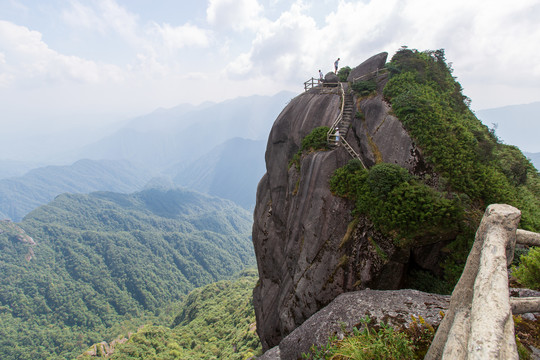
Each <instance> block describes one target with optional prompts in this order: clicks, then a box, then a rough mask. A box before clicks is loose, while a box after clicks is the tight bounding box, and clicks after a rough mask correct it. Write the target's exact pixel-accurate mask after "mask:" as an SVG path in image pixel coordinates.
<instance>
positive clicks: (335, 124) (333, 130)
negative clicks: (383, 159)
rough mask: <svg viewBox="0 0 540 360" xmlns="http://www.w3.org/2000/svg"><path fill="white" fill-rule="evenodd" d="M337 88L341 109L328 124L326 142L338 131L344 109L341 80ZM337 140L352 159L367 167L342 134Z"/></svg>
mask: <svg viewBox="0 0 540 360" xmlns="http://www.w3.org/2000/svg"><path fill="white" fill-rule="evenodd" d="M339 89H340V92H341V94H340V95H341V109H340V111H339V115H338V116H337V117H336V120H334V122H333V123H332V126H330V129H329V130H328V132H327V133H326V142H327V143H331V142H332V137H334V136H336V131H338V130H337V128H338V125H339V123H340V122H341V120H343V112H344V111H345V89H344V88H343V84H342V83H341V82H340V83H339ZM338 135H341V134H338ZM339 142H341V143H343V146H344V147H345V149H346V150H347V152H348V153H349V155H351V157H352V158H353V159H358V160H360V163H361V164H362V166H363V167H364V169H367V168H366V165H365V164H364V162H363V161H362V159H361V158H360V155H359V154H358V153H357V152H356V151H354V149H353V147H352V146H351V145H350V144H349V143H348V142H347V140H345V137H344V136H339Z"/></svg>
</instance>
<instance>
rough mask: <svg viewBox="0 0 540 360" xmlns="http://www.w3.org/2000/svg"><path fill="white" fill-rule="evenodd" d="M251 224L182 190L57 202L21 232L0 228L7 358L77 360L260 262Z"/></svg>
mask: <svg viewBox="0 0 540 360" xmlns="http://www.w3.org/2000/svg"><path fill="white" fill-rule="evenodd" d="M6 224H10V223H8V222H6ZM11 224H12V223H11ZM250 224H251V222H250V215H249V213H247V212H246V211H245V210H243V209H242V208H239V207H237V206H235V205H234V204H232V203H231V202H229V201H225V200H221V199H218V198H211V197H208V196H204V195H201V194H197V193H193V192H189V191H183V190H168V191H160V190H155V189H152V190H146V191H143V192H139V193H134V194H131V195H126V194H118V193H110V192H98V193H92V194H90V195H69V194H64V195H60V196H58V197H57V198H56V199H55V200H54V201H53V202H52V203H50V204H49V205H46V206H42V207H40V208H39V209H36V210H34V211H33V212H32V213H30V214H29V215H28V216H27V217H26V218H25V220H24V221H23V222H21V223H20V224H18V227H19V228H20V229H21V231H24V232H21V231H19V230H16V229H17V228H11V230H10V228H8V227H7V226H5V227H4V231H2V232H0V249H1V251H0V274H2V281H1V282H0V309H1V310H0V318H1V319H0V321H1V322H2V325H3V326H2V329H0V357H1V358H2V359H15V358H32V359H44V358H48V357H50V356H53V355H54V356H60V357H65V358H73V357H74V356H73V354H74V353H77V352H79V353H80V352H81V351H82V349H84V348H87V347H88V346H89V345H90V344H92V343H95V342H97V341H99V340H102V339H109V337H110V336H116V335H117V333H112V330H111V327H113V326H117V324H119V323H120V322H121V321H125V320H128V319H131V318H135V317H137V316H140V315H142V314H144V312H146V311H154V310H156V309H158V308H159V307H160V306H163V305H164V304H167V303H168V302H171V301H175V300H178V299H180V298H181V297H182V296H183V295H184V294H186V293H187V292H188V291H189V290H191V289H193V288H194V287H196V286H202V285H204V284H207V283H210V282H214V281H217V280H220V279H224V278H227V277H229V276H231V275H232V274H234V273H237V272H239V271H240V270H241V269H242V268H243V267H245V266H248V265H250V264H253V253H252V248H251V244H250V239H249V227H250ZM15 230H16V231H15ZM23 235H24V236H23ZM25 236H26V237H25ZM21 239H22V240H21ZM27 239H31V240H32V241H30V240H27ZM34 242H35V243H34ZM29 255H31V256H30V257H29Z"/></svg>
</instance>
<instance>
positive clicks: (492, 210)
mask: <svg viewBox="0 0 540 360" xmlns="http://www.w3.org/2000/svg"><path fill="white" fill-rule="evenodd" d="M520 218H521V212H520V211H519V210H518V209H516V208H515V207H512V206H510V205H502V204H493V205H490V206H488V208H487V209H486V212H485V213H484V217H483V218H482V221H481V223H480V226H479V227H478V231H477V232H476V238H475V241H474V244H473V247H472V249H471V252H470V254H469V257H468V258H467V263H466V265H465V269H464V270H463V274H462V275H461V278H460V279H459V281H458V283H457V285H456V287H455V288H454V291H453V293H452V297H451V299H450V307H449V309H448V311H447V313H446V314H445V317H444V319H443V320H442V322H441V324H440V325H439V328H438V330H437V333H436V334H435V338H434V339H433V342H432V344H431V347H430V348H429V351H428V353H427V354H426V356H425V358H424V359H427V360H435V359H437V360H438V359H444V360H462V359H463V360H465V359H500V360H503V359H505V360H506V359H518V354H517V347H516V342H515V337H514V321H513V319H512V310H511V306H510V299H509V297H508V274H507V266H508V262H509V261H511V259H512V258H513V252H514V246H515V243H516V229H517V226H518V224H519V221H520Z"/></svg>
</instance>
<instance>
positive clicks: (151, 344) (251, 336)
mask: <svg viewBox="0 0 540 360" xmlns="http://www.w3.org/2000/svg"><path fill="white" fill-rule="evenodd" d="M256 281H257V272H256V271H255V270H246V271H244V272H242V273H241V274H240V276H239V278H238V279H235V280H232V281H231V280H223V281H219V282H217V283H213V284H209V285H206V286H205V287H203V288H199V289H195V290H193V291H192V292H191V293H190V294H189V296H188V297H187V298H186V299H185V301H183V302H181V303H180V304H179V306H177V307H176V306H175V307H174V308H178V310H177V311H178V312H173V313H171V310H166V311H163V313H164V314H163V315H162V316H161V317H160V318H159V319H158V320H157V321H154V323H153V324H148V325H146V326H144V327H143V328H141V329H140V330H139V331H137V332H136V333H135V334H133V335H132V336H131V337H130V338H129V340H128V341H126V342H121V343H119V344H117V345H115V344H114V343H113V344H111V345H109V344H107V346H103V344H95V345H93V346H92V347H91V349H90V350H88V351H87V352H85V354H84V355H83V356H82V357H81V358H82V360H85V359H86V360H90V359H96V358H98V359H99V358H101V359H105V358H108V359H117V360H124V359H125V360H128V359H140V360H145V359H150V358H152V359H155V360H169V359H184V360H200V359H216V358H217V359H231V360H232V359H238V360H243V359H247V358H249V357H251V356H253V355H258V353H260V348H261V346H260V341H259V337H258V336H257V334H256V332H255V330H256V326H255V313H254V310H253V304H252V294H251V293H252V290H253V287H254V286H255V283H256ZM124 339H125V338H124ZM110 348H113V351H112V355H109V356H108V357H107V350H108V349H109V351H110ZM99 354H102V355H99Z"/></svg>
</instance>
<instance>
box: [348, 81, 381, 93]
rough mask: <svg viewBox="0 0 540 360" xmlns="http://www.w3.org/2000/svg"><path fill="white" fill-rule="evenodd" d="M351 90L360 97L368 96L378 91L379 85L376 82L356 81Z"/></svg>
mask: <svg viewBox="0 0 540 360" xmlns="http://www.w3.org/2000/svg"><path fill="white" fill-rule="evenodd" d="M351 88H352V89H353V90H354V91H355V92H356V93H358V94H359V95H360V96H368V95H370V94H371V93H372V92H373V91H375V89H377V83H375V80H366V81H355V82H354V83H352V85H351Z"/></svg>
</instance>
